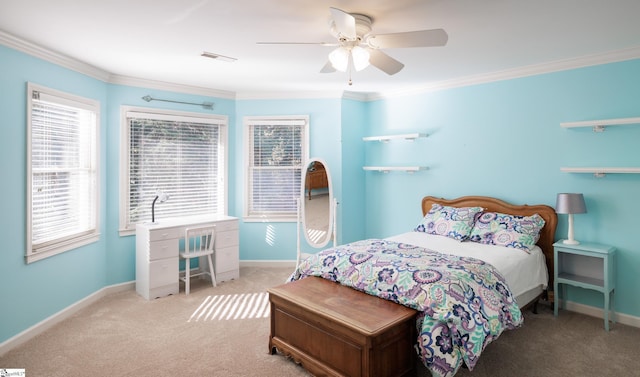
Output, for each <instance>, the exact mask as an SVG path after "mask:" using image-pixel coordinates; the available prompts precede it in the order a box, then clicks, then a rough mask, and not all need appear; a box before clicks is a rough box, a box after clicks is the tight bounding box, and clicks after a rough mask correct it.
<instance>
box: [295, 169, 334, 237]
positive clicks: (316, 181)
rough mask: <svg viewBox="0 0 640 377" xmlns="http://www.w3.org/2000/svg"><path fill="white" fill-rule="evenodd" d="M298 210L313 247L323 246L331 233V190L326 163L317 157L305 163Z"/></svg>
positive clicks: (303, 229)
mask: <svg viewBox="0 0 640 377" xmlns="http://www.w3.org/2000/svg"><path fill="white" fill-rule="evenodd" d="M305 166H306V173H305V174H304V178H303V180H302V189H301V190H300V191H301V194H302V195H301V198H300V211H301V218H302V219H301V221H302V232H303V233H304V237H305V239H306V240H307V243H308V244H309V245H311V246H313V247H317V248H320V247H325V246H326V245H327V243H329V241H330V240H331V238H332V237H331V236H332V235H333V230H334V229H333V216H334V213H333V212H334V211H333V191H332V188H331V175H330V174H329V169H328V168H327V164H326V163H325V162H324V161H322V160H321V159H318V158H312V159H310V160H309V161H307V163H306V165H305Z"/></svg>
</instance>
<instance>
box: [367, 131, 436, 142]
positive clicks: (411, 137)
mask: <svg viewBox="0 0 640 377" xmlns="http://www.w3.org/2000/svg"><path fill="white" fill-rule="evenodd" d="M421 137H427V134H423V133H412V134H402V135H386V136H367V137H363V138H362V140H364V141H383V142H387V141H389V140H393V139H405V140H411V141H413V140H415V139H418V138H421Z"/></svg>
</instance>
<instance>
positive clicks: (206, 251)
mask: <svg viewBox="0 0 640 377" xmlns="http://www.w3.org/2000/svg"><path fill="white" fill-rule="evenodd" d="M214 244H215V228H214V227H213V226H204V227H196V228H187V229H186V230H185V237H184V251H183V252H181V253H180V258H182V259H184V260H185V267H184V276H181V277H180V280H182V281H184V293H185V294H187V295H188V294H189V281H190V280H191V278H192V277H195V276H200V275H209V277H210V278H211V283H212V285H213V286H214V287H215V286H216V275H215V273H214V272H213V258H212V255H213V253H214V252H215V249H214ZM205 256H206V257H207V262H209V263H208V266H209V271H207V270H205V269H204V268H203V267H204V266H203V264H204V263H202V262H204V260H203V259H202V258H201V257H205ZM193 258H201V259H200V262H199V269H198V271H195V272H194V273H191V259H193Z"/></svg>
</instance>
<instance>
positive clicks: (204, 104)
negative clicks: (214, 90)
mask: <svg viewBox="0 0 640 377" xmlns="http://www.w3.org/2000/svg"><path fill="white" fill-rule="evenodd" d="M142 99H143V100H145V101H147V102H151V101H162V102H171V103H182V104H185V105H196V106H202V108H203V109H208V110H213V103H212V102H202V103H194V102H183V101H174V100H170V99H160V98H153V97H151V96H150V95H146V96H144V97H142Z"/></svg>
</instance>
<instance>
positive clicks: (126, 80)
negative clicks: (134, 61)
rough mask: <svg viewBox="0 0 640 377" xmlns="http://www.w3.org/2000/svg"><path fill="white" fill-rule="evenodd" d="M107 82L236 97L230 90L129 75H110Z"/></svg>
mask: <svg viewBox="0 0 640 377" xmlns="http://www.w3.org/2000/svg"><path fill="white" fill-rule="evenodd" d="M108 82H109V83H110V84H115V85H126V86H135V87H140V88H148V89H158V90H166V91H170V92H177V93H187V94H195V95H201V96H206V97H217V98H226V99H232V100H235V99H237V98H236V93H235V92H230V91H226V90H218V89H209V88H204V87H200V86H191V85H182V84H174V83H170V82H164V81H155V80H147V79H140V78H136V77H130V76H121V75H111V76H109V79H108Z"/></svg>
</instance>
